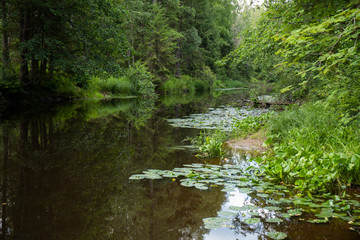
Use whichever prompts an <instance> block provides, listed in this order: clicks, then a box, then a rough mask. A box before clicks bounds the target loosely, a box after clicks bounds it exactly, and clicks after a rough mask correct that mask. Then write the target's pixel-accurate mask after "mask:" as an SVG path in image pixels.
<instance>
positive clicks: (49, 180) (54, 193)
mask: <svg viewBox="0 0 360 240" xmlns="http://www.w3.org/2000/svg"><path fill="white" fill-rule="evenodd" d="M210 99H213V98H210ZM216 104H218V100H216V101H215V100H209V99H205V100H204V101H200V100H199V101H198V102H196V103H190V104H186V105H182V104H180V103H174V105H169V106H165V105H164V104H160V105H156V104H155V103H154V102H152V101H149V100H144V99H135V100H124V101H109V102H76V103H73V104H70V105H68V106H59V107H54V108H53V107H51V108H45V109H44V108H42V109H38V110H37V109H30V108H29V109H21V110H20V111H17V112H16V111H14V109H11V111H8V112H5V113H3V114H1V115H0V118H1V119H0V129H1V131H0V133H1V134H0V136H1V138H0V152H1V162H0V164H1V165H0V170H1V172H0V178H1V186H0V187H1V194H0V197H1V201H2V203H3V204H2V208H1V239H4V240H5V239H9V240H18V239H19V240H22V239H24V240H25V239H26V240H35V239H36V240H41V239H44V240H45V239H59V240H60V239H66V240H72V239H74V240H75V239H76V240H78V239H108V240H111V239H114V240H115V239H117V240H118V239H133V240H143V239H151V240H152V239H154V240H155V239H156V240H158V239H161V240H163V239H165V240H166V239H169V240H170V239H171V240H172V239H179V240H180V239H184V240H185V239H199V240H201V239H206V240H209V239H211V240H212V239H267V238H266V237H265V236H264V234H265V232H266V231H268V230H269V229H276V230H278V231H284V232H286V233H287V234H288V235H289V236H290V239H317V238H316V237H317V235H316V233H321V234H323V236H326V237H327V239H356V237H357V235H354V234H355V233H354V232H347V231H344V226H342V225H341V224H337V222H335V224H332V225H320V226H319V225H313V224H307V223H302V222H299V221H291V222H286V224H281V225H277V224H267V223H264V224H260V225H258V226H256V227H251V226H250V227H249V226H247V225H244V224H242V223H241V222H240V221H239V219H240V218H241V216H238V218H237V220H236V219H235V221H234V223H233V224H234V226H235V228H234V229H228V228H222V229H218V230H207V229H205V228H204V224H203V221H202V219H203V218H207V217H213V216H217V212H218V211H221V210H225V209H227V208H228V207H229V206H230V205H236V206H239V204H240V205H241V204H246V203H250V204H256V205H262V204H265V203H263V202H261V201H260V200H259V199H256V198H253V197H252V196H249V195H246V194H242V193H239V192H234V193H231V194H226V193H224V192H222V191H221V189H220V188H213V189H212V190H211V191H199V190H197V189H189V188H185V187H183V186H181V185H180V182H179V181H178V180H176V181H173V180H172V179H167V180H144V181H139V182H136V181H130V180H128V178H129V176H130V175H132V174H135V173H139V172H141V171H143V170H146V169H148V168H158V169H173V168H175V167H180V166H182V165H183V164H186V163H192V162H194V161H202V160H198V159H194V157H193V156H192V154H191V153H190V152H187V151H178V150H176V148H173V146H177V145H179V144H181V141H182V140H183V139H184V138H185V137H186V136H189V135H194V134H197V133H198V130H192V129H180V128H173V127H171V126H169V124H168V123H167V121H166V120H165V119H166V118H170V117H181V116H185V115H189V114H190V113H194V112H204V111H206V110H207V108H208V107H213V106H214V105H216ZM240 157H244V155H239V157H238V158H240ZM238 158H236V157H235V158H230V159H226V160H225V159H224V163H239V161H240V160H239V159H238ZM207 161H208V162H211V163H215V164H216V163H218V162H216V161H218V159H208V160H207ZM329 234H330V235H329ZM354 236H355V238H354Z"/></svg>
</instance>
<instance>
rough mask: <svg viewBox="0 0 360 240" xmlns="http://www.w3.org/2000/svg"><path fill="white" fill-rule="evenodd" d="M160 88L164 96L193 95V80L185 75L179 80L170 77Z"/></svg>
mask: <svg viewBox="0 0 360 240" xmlns="http://www.w3.org/2000/svg"><path fill="white" fill-rule="evenodd" d="M161 88H162V90H163V92H164V93H165V94H177V95H181V94H188V93H192V94H193V93H195V82H194V79H193V78H191V77H190V76H187V75H183V76H181V77H180V78H176V77H171V78H169V79H168V80H167V81H166V82H165V83H164V84H163V85H162V87H161Z"/></svg>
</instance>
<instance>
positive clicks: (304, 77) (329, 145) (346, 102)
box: [218, 0, 360, 193]
mask: <svg viewBox="0 0 360 240" xmlns="http://www.w3.org/2000/svg"><path fill="white" fill-rule="evenodd" d="M359 6H360V5H359V1H352V0H341V1H338V0H336V1H335V0H331V1H310V0H291V1H287V0H268V1H265V4H264V6H263V7H261V8H253V7H250V6H245V7H244V8H243V10H242V11H241V12H240V13H239V21H240V22H241V23H243V24H242V25H240V26H237V29H238V32H239V35H238V36H239V39H238V46H237V48H236V49H235V50H234V51H232V52H231V54H229V55H228V56H227V57H225V58H223V59H222V60H221V61H219V62H218V64H219V65H221V66H227V67H230V68H233V67H234V66H238V67H239V68H240V69H242V70H241V71H242V72H243V73H245V74H244V75H243V76H245V77H247V80H248V82H249V83H256V84H260V85H270V86H271V87H273V89H274V90H275V94H277V95H278V97H279V98H283V99H286V100H288V101H298V102H300V103H304V102H310V103H308V104H305V105H304V106H300V107H299V106H297V107H294V108H291V109H287V110H286V111H284V112H283V113H281V114H279V115H276V116H274V117H272V118H271V119H270V120H269V123H268V125H267V130H268V144H269V145H270V146H272V147H273V148H272V150H271V151H270V152H269V153H268V154H267V155H266V156H265V157H264V159H263V161H262V162H263V163H264V164H265V171H266V172H267V173H268V174H270V175H271V176H272V177H275V178H276V179H278V180H279V181H282V182H287V183H290V184H294V185H295V186H296V188H297V189H299V190H301V191H306V192H308V193H315V192H325V191H334V190H338V189H341V188H344V187H349V186H351V185H353V184H355V185H358V184H360V182H359V180H360V173H359V172H360V171H359V168H360V158H359V156H360V149H359V140H360V139H359V135H360V134H359V130H358V129H359V122H360V114H359V112H360V81H359V79H360V78H359V73H360V61H359V56H360V55H359V49H360V44H359V41H358V38H359V26H360V25H359V20H360V8H359ZM256 120H257V119H248V122H249V123H247V121H242V122H240V123H241V124H240V125H242V124H244V125H245V127H250V126H251V122H254V125H256V122H257V121H256Z"/></svg>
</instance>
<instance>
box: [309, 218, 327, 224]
mask: <svg viewBox="0 0 360 240" xmlns="http://www.w3.org/2000/svg"><path fill="white" fill-rule="evenodd" d="M307 222H309V223H327V222H329V219H327V218H324V219H309V220H307Z"/></svg>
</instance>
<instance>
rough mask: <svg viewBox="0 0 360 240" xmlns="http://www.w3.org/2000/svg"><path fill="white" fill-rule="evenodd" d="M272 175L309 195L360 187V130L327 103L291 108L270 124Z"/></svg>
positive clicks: (267, 166)
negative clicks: (354, 186) (354, 185)
mask: <svg viewBox="0 0 360 240" xmlns="http://www.w3.org/2000/svg"><path fill="white" fill-rule="evenodd" d="M266 128H267V131H268V140H267V142H266V143H267V144H268V145H271V146H272V147H273V148H272V150H271V151H269V152H268V153H267V155H266V156H264V157H263V158H262V159H258V161H259V162H261V163H262V164H263V168H264V170H265V172H266V173H267V174H269V175H270V176H272V177H275V178H277V179H278V180H279V181H282V182H285V183H289V184H293V185H295V188H296V189H298V190H300V191H301V192H307V193H308V194H313V193H322V192H335V191H337V190H339V189H344V188H346V187H349V186H351V185H352V184H360V145H359V142H360V130H359V122H358V121H356V119H347V117H345V116H344V115H343V114H341V113H338V112H336V110H335V109H334V108H332V107H329V106H327V105H326V104H324V103H323V102H317V103H309V104H306V105H304V106H302V107H295V108H291V109H289V110H287V111H284V112H282V113H280V114H277V115H275V116H273V117H271V118H270V119H269V121H268V123H267V126H266Z"/></svg>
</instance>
